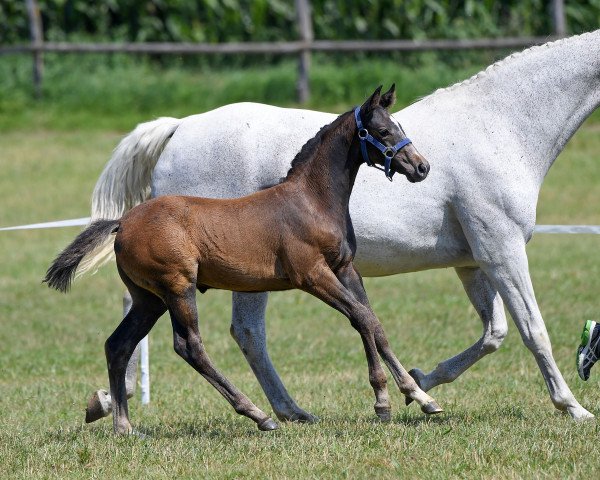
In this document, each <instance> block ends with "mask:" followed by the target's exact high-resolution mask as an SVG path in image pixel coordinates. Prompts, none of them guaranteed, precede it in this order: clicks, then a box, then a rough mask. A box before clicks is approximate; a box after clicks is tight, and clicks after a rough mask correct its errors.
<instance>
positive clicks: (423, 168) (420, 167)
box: [417, 163, 427, 176]
mask: <svg viewBox="0 0 600 480" xmlns="http://www.w3.org/2000/svg"><path fill="white" fill-rule="evenodd" d="M417 172H418V173H419V175H421V176H423V175H427V165H425V164H424V163H419V164H418V165H417Z"/></svg>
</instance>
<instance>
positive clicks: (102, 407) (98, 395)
mask: <svg viewBox="0 0 600 480" xmlns="http://www.w3.org/2000/svg"><path fill="white" fill-rule="evenodd" d="M111 411H112V405H111V403H110V395H109V393H108V392H107V391H106V390H97V391H95V392H94V394H93V395H92V396H91V397H90V399H89V400H88V404H87V407H86V409H85V423H92V422H95V421H96V420H100V419H101V418H104V417H107V416H109V415H110V412H111Z"/></svg>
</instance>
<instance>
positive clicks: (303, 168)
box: [285, 111, 361, 211]
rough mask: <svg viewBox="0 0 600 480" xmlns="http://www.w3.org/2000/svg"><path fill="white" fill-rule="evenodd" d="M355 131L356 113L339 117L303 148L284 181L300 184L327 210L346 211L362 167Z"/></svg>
mask: <svg viewBox="0 0 600 480" xmlns="http://www.w3.org/2000/svg"><path fill="white" fill-rule="evenodd" d="M356 131H357V130H356V125H355V122H354V116H353V112H352V111H351V112H347V113H345V114H342V115H340V116H339V117H338V118H337V119H336V120H334V121H333V122H332V123H331V124H329V125H327V126H325V127H323V129H321V131H320V132H319V133H318V134H317V135H316V136H315V137H314V138H313V139H311V140H310V141H309V142H308V143H307V144H306V145H304V147H302V150H301V151H300V153H299V154H298V155H297V156H296V158H295V159H294V161H293V162H292V168H291V170H290V171H289V173H288V175H287V177H286V179H285V181H286V182H289V183H293V184H295V185H298V186H299V187H300V188H301V189H302V190H304V191H306V192H307V193H308V194H309V195H311V196H312V197H315V198H317V199H318V200H319V201H320V202H321V203H322V204H324V205H325V206H326V208H327V209H334V208H336V207H337V208H341V209H342V210H343V211H347V209H348V203H349V201H350V194H351V193H352V187H353V186H354V181H355V179H356V175H357V173H358V169H359V167H360V164H361V161H360V151H359V146H358V139H357V136H356ZM337 208H336V209H337Z"/></svg>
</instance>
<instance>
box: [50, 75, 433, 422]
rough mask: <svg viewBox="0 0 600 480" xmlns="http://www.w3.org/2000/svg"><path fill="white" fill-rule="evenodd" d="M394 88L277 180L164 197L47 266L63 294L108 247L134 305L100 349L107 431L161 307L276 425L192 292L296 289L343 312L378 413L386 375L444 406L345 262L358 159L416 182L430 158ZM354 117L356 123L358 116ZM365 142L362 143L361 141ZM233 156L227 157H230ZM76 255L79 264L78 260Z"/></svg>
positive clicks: (100, 226) (223, 384) (195, 350)
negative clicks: (208, 331)
mask: <svg viewBox="0 0 600 480" xmlns="http://www.w3.org/2000/svg"><path fill="white" fill-rule="evenodd" d="M394 100H395V93H394V87H393V86H392V88H391V89H390V91H388V92H387V93H385V94H383V95H381V87H379V88H378V89H377V90H376V91H375V92H374V93H373V94H372V95H371V96H370V97H369V98H368V99H367V101H366V102H365V103H364V104H363V105H362V106H361V107H360V108H357V109H356V110H355V111H350V112H347V113H345V114H343V115H341V116H339V117H338V118H337V119H336V120H335V121H334V122H332V123H331V124H329V125H327V126H325V127H323V128H322V129H321V130H320V131H319V132H318V134H317V135H316V136H315V137H314V138H313V139H311V140H309V141H308V142H307V143H306V145H304V147H303V148H302V150H301V151H300V153H299V154H298V155H297V156H296V158H295V159H294V161H293V162H292V168H291V169H290V171H289V172H288V174H287V177H286V178H285V179H284V181H282V182H281V183H280V184H278V185H275V186H273V187H271V188H268V189H265V190H263V191H260V192H257V193H255V194H253V195H249V196H247V197H242V198H238V199H230V200H222V199H221V200H215V199H206V198H196V197H180V196H165V197H159V198H156V199H153V200H150V201H148V202H145V203H143V204H141V205H139V206H137V207H135V208H133V209H132V210H130V211H129V212H127V213H126V214H125V215H124V216H123V217H122V218H121V219H120V220H99V221H97V222H94V223H93V224H92V225H90V226H89V227H88V228H87V229H86V230H84V231H83V232H82V233H81V234H80V235H79V236H78V237H77V238H76V239H75V240H74V241H73V243H72V244H71V245H70V246H68V247H67V248H66V249H65V250H64V251H63V252H62V253H61V254H60V255H59V256H58V257H57V259H56V260H55V261H54V262H53V264H52V265H51V266H50V268H49V269H48V272H47V274H46V278H45V281H46V282H48V284H49V286H51V287H54V288H56V289H58V290H61V291H67V290H68V288H69V286H70V283H71V280H72V278H73V275H74V274H75V272H76V270H77V267H78V265H79V264H80V262H81V261H82V260H84V259H85V256H86V255H89V254H93V253H94V252H95V251H96V250H97V249H99V248H105V247H106V246H107V245H109V246H110V245H111V244H112V243H113V242H114V250H115V254H116V260H117V268H118V271H119V274H120V276H121V278H122V279H123V282H124V283H125V285H126V286H127V289H128V290H129V292H130V293H131V297H132V299H133V306H132V308H131V310H130V312H129V313H128V314H127V315H126V317H125V318H124V319H123V321H122V322H121V324H120V325H119V326H118V327H117V329H116V330H115V331H114V333H113V334H112V335H111V336H110V337H109V338H108V340H107V341H106V344H105V352H106V359H107V364H108V376H109V381H110V390H111V397H112V411H113V427H114V430H115V432H116V433H130V432H131V431H132V427H131V424H130V423H129V418H128V410H127V395H126V388H125V371H126V368H127V362H128V360H129V358H130V356H131V354H132V352H133V350H134V348H135V346H136V345H137V344H138V342H139V341H140V340H141V339H142V338H143V337H144V336H145V335H147V334H148V332H149V331H150V329H151V328H152V327H153V326H154V324H155V322H156V321H157V320H158V318H159V317H160V316H161V315H162V314H163V313H164V312H165V311H166V310H168V311H169V313H170V316H171V323H172V326H173V338H174V347H175V351H176V352H177V353H178V354H179V355H180V356H181V357H183V358H184V359H185V360H186V361H187V362H188V363H189V364H190V365H191V366H192V367H193V368H194V369H196V370H197V371H198V372H199V373H200V374H201V375H202V376H203V377H204V378H206V379H207V380H208V381H209V382H210V383H211V384H212V385H213V386H214V387H215V388H216V389H217V390H218V391H219V392H220V393H221V394H222V395H223V396H224V397H225V398H226V399H227V401H229V403H231V405H232V406H233V407H234V409H235V410H236V412H238V413H240V414H242V415H245V416H247V417H249V418H251V419H252V420H254V421H255V422H256V424H257V425H258V428H259V429H261V430H273V429H275V428H277V424H276V423H275V422H274V421H273V420H272V419H271V418H270V417H269V416H267V415H266V414H265V413H264V412H262V411H261V410H260V409H259V408H258V407H256V406H255V405H254V404H253V403H252V402H251V401H250V400H249V399H248V398H247V397H246V396H245V395H244V394H243V393H242V392H240V391H239V390H238V389H237V388H236V387H235V386H234V385H233V384H232V383H231V382H229V380H228V379H227V378H226V377H225V376H224V375H222V374H221V373H220V372H219V371H217V370H216V369H215V367H214V366H213V364H212V362H211V360H210V359H209V357H208V355H207V353H206V351H205V349H204V345H203V343H202V338H201V336H200V332H199V330H198V313H197V309H196V289H198V290H200V291H201V292H205V291H206V290H207V289H209V288H220V289H227V290H234V291H241V292H258V291H269V290H288V289H292V288H298V289H301V290H304V291H306V292H308V293H310V294H312V295H314V296H315V297H317V298H320V299H321V300H323V301H324V302H325V303H327V304H328V305H330V306H332V307H333V308H335V309H336V310H338V311H340V312H341V313H343V314H344V315H345V316H347V317H348V318H349V320H350V323H351V325H352V326H353V327H354V328H355V329H356V330H357V331H358V332H359V333H360V336H361V338H362V341H363V345H364V348H365V353H366V356H367V363H368V368H369V381H370V383H371V385H372V387H373V390H374V392H375V398H376V402H375V412H376V413H377V415H378V416H379V417H380V418H381V419H382V420H384V421H388V420H389V419H390V412H391V407H390V400H389V396H388V391H387V386H386V375H385V372H384V370H383V368H382V366H381V363H380V361H379V356H378V355H381V357H382V358H383V360H384V362H385V363H386V365H387V366H388V368H389V369H390V371H391V373H392V376H393V377H394V380H395V381H396V383H397V384H398V386H399V388H400V390H401V391H402V393H404V394H405V395H406V396H407V397H409V398H411V399H414V400H415V401H416V402H418V403H419V404H420V406H421V409H422V411H423V412H425V413H428V414H431V413H438V412H441V411H442V410H441V408H440V407H439V405H438V404H437V403H436V402H435V400H433V399H432V398H431V397H430V396H429V395H427V394H426V393H425V392H423V391H422V390H421V389H420V388H419V387H418V386H417V384H416V383H415V381H414V380H413V379H412V377H411V376H410V375H408V373H407V372H406V370H405V369H404V368H403V367H402V365H401V364H400V362H399V361H398V359H397V358H396V356H395V355H394V353H393V352H392V350H391V348H390V346H389V344H388V341H387V338H386V336H385V333H384V331H383V327H382V325H381V323H380V322H379V320H378V319H377V317H376V316H375V314H374V313H373V311H372V309H371V307H370V305H369V301H368V298H367V295H366V293H365V290H364V287H363V284H362V279H361V277H360V275H359V273H358V272H357V271H356V269H355V268H354V265H353V259H354V254H355V251H356V240H355V237H354V230H353V227H352V221H351V219H350V214H349V210H348V202H349V199H350V193H351V192H352V187H353V184H354V180H355V178H356V175H357V173H358V169H359V167H360V165H361V163H363V160H364V161H367V162H368V163H369V164H370V165H372V160H371V159H374V160H375V161H376V163H378V164H385V172H386V176H388V178H390V180H391V177H392V175H393V173H394V171H398V172H401V173H404V174H405V175H406V176H407V178H408V179H409V180H411V181H420V180H423V179H424V178H425V177H426V176H427V173H428V172H429V165H428V164H427V162H426V161H425V159H424V158H423V157H421V156H420V155H419V153H418V152H417V151H416V149H415V148H414V146H412V145H411V144H410V140H408V139H407V138H406V137H405V135H404V132H403V131H402V129H401V128H400V126H399V125H398V124H397V123H396V122H395V121H393V120H392V119H391V117H390V115H389V113H388V109H389V107H390V106H391V105H392V104H393V103H394ZM361 122H362V123H361ZM367 141H368V142H370V143H367ZM232 161H235V159H232ZM84 261H85V260H84Z"/></svg>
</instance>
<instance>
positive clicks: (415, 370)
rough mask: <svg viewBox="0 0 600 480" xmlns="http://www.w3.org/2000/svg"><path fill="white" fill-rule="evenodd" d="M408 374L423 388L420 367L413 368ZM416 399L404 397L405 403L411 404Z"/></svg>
mask: <svg viewBox="0 0 600 480" xmlns="http://www.w3.org/2000/svg"><path fill="white" fill-rule="evenodd" d="M408 374H409V375H410V376H411V377H412V378H413V380H414V381H415V383H416V384H417V385H418V386H419V388H421V383H420V382H419V369H418V368H412V369H411V370H410V371H409V372H408ZM413 401H414V400H413V399H412V398H410V397H404V404H405V405H410V404H411V403H412V402H413Z"/></svg>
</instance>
